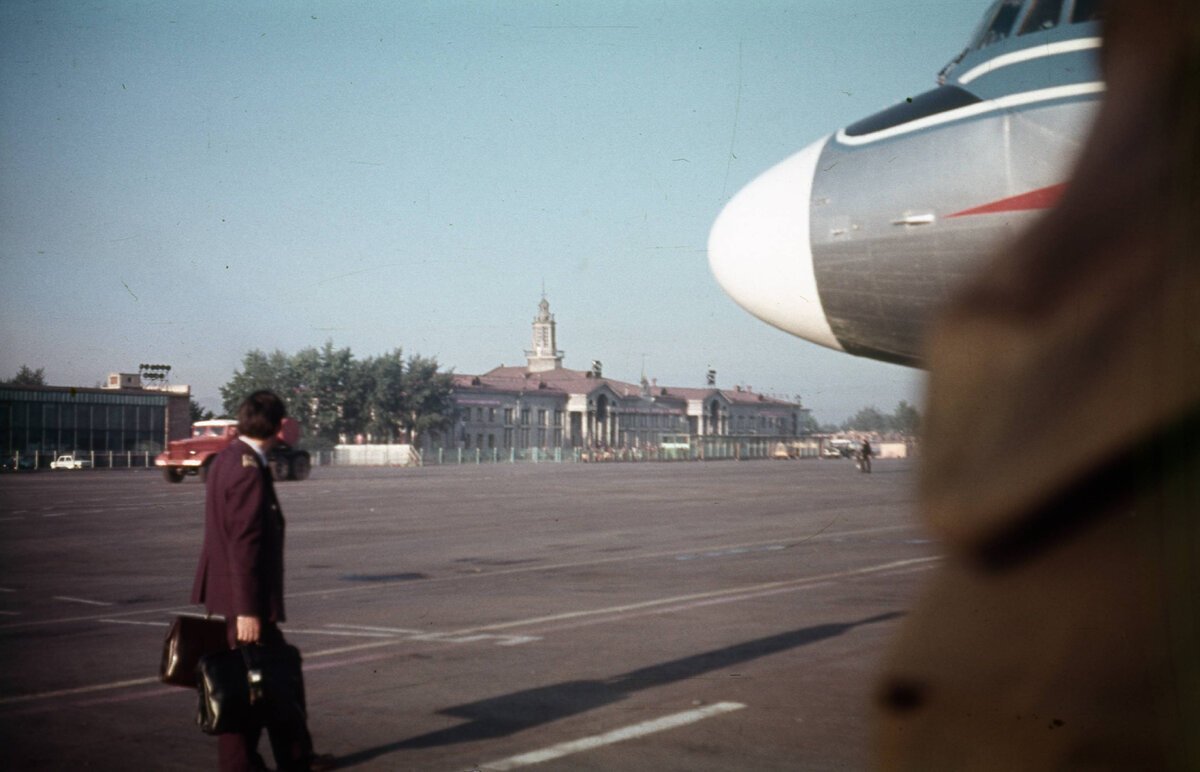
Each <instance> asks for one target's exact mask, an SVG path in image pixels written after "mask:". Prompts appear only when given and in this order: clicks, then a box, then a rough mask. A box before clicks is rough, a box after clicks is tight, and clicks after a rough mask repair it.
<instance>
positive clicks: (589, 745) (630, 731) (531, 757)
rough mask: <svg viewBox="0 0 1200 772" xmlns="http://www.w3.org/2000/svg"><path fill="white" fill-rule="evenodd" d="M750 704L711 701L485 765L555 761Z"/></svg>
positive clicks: (497, 767)
mask: <svg viewBox="0 0 1200 772" xmlns="http://www.w3.org/2000/svg"><path fill="white" fill-rule="evenodd" d="M744 707H746V706H745V705H743V704H742V703H740V702H718V703H716V704H715V705H708V706H706V707H703V708H696V709H695V710H687V711H684V712H683V713H675V714H673V715H670V716H663V717H662V718H656V719H652V720H650V721H643V722H642V723H640V724H634V725H632V726H627V727H623V728H621V729H614V730H613V731H611V732H605V733H604V734H598V735H593V736H591V737H584V738H582V739H579V740H572V741H570V742H565V743H559V744H558V745H551V746H550V747H548V748H542V749H541V750H538V751H532V752H530V753H522V754H520V755H519V756H510V757H508V758H507V759H501V760H499V761H493V762H491V763H489V764H484V765H483V766H482V767H481V769H483V770H488V771H489V772H504V770H509V769H519V768H520V767H528V766H531V765H533V764H541V763H542V762H545V761H553V760H554V759H561V758H562V757H564V756H570V755H573V754H576V753H583V752H584V751H590V750H595V749H596V748H601V747H604V746H605V745H612V744H613V743H619V742H624V741H626V740H634V739H636V738H639V737H645V736H646V735H650V734H654V733H656V732H664V731H666V730H668V729H675V728H677V727H681V726H687V725H688V724H694V723H696V722H697V721H703V720H704V719H706V718H712V717H713V716H719V715H721V714H723V713H732V712H733V711H735V710H741V709H742V708H744Z"/></svg>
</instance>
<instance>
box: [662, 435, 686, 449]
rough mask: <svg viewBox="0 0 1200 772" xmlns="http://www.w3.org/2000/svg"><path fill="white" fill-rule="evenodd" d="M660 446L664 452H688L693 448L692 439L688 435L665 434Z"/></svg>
mask: <svg viewBox="0 0 1200 772" xmlns="http://www.w3.org/2000/svg"><path fill="white" fill-rule="evenodd" d="M658 445H659V447H661V448H662V449H663V450H688V449H689V448H691V447H692V438H691V437H690V436H688V435H686V434H664V435H662V439H661V440H660V441H659V443H658Z"/></svg>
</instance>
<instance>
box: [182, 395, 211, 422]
mask: <svg viewBox="0 0 1200 772" xmlns="http://www.w3.org/2000/svg"><path fill="white" fill-rule="evenodd" d="M188 413H189V414H190V415H191V419H192V423H196V422H197V421H211V420H212V419H213V418H215V417H216V416H214V415H213V411H211V410H205V409H204V407H203V406H202V405H201V404H200V403H199V402H197V401H196V400H194V399H189V400H188Z"/></svg>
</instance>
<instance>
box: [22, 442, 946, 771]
mask: <svg viewBox="0 0 1200 772" xmlns="http://www.w3.org/2000/svg"><path fill="white" fill-rule="evenodd" d="M913 471H914V467H913V464H912V463H911V462H907V461H887V460H884V461H880V460H877V461H876V463H875V471H874V473H873V474H871V475H864V474H860V473H858V472H857V471H856V469H855V467H854V465H853V464H851V463H850V462H849V461H822V460H805V461H752V462H736V461H722V462H709V463H699V462H692V463H687V462H683V463H668V464H607V465H570V464H563V465H553V464H543V465H524V466H510V465H497V466H488V465H484V466H468V467H453V468H430V469H347V468H321V469H316V470H314V472H313V476H312V477H311V478H310V479H309V480H307V481H305V482H300V483H281V484H279V485H278V486H277V489H278V492H279V497H280V501H281V504H282V506H283V510H284V514H285V517H286V518H287V548H286V565H287V576H286V586H287V600H286V603H287V613H288V621H287V623H285V624H284V625H283V629H284V633H285V635H286V637H287V638H288V639H289V640H290V641H291V642H292V643H294V644H295V645H297V646H298V647H299V648H300V650H301V652H302V653H303V655H304V663H305V678H306V685H307V689H308V699H309V712H310V726H311V729H312V732H313V735H314V738H315V740H316V743H317V746H318V750H319V751H321V752H324V753H331V754H333V755H334V756H336V757H337V758H338V759H339V762H340V767H341V768H345V769H355V770H362V771H363V772H367V771H368V770H444V771H445V772H467V771H468V770H481V771H482V770H497V771H498V770H507V769H530V770H634V771H638V770H647V771H648V770H654V771H655V772H661V771H662V770H689V772H697V771H704V770H712V771H714V772H715V771H716V770H722V771H724V770H732V769H738V770H857V769H866V768H868V767H869V763H870V715H871V709H870V700H871V693H872V688H873V686H874V681H873V678H874V675H875V672H876V670H877V666H878V664H879V661H880V659H881V657H882V656H883V654H884V652H885V650H886V646H887V643H888V641H889V640H890V638H891V637H892V635H893V634H894V632H895V629H896V626H897V624H898V622H899V619H900V617H901V616H902V615H903V614H904V612H905V609H906V608H907V607H908V606H909V604H910V603H911V601H912V599H913V597H914V595H915V593H916V590H917V588H918V586H919V584H920V581H921V579H922V577H923V576H924V575H925V574H926V572H927V571H928V570H929V569H930V568H932V567H933V566H935V565H936V563H937V561H938V548H937V545H936V544H934V543H932V542H930V541H929V540H928V538H927V537H926V536H924V535H923V534H922V532H921V530H920V529H919V528H918V527H917V526H916V524H915V523H914V521H913V518H912V514H911V506H912V498H913V484H914V474H913ZM203 509H204V490H203V485H202V484H200V483H199V482H197V481H196V480H195V479H194V478H192V479H189V480H187V481H185V482H184V483H183V484H179V485H170V484H168V483H166V482H165V481H164V480H163V479H162V478H161V477H160V476H159V475H158V474H157V473H154V472H129V471H124V472H120V471H118V472H107V471H76V472H45V471H43V472H37V473H31V474H9V475H6V476H4V477H0V662H2V663H3V667H2V668H0V762H2V766H3V767H4V768H6V769H21V770H40V769H45V770H59V769H72V770H74V769H90V770H130V769H139V770H140V769H145V770H211V769H215V768H216V741H215V740H214V738H212V737H208V736H206V735H203V734H201V733H200V731H199V730H198V729H197V728H196V727H195V725H194V715H195V708H196V697H195V694H194V693H193V692H189V691H187V690H183V689H178V688H172V687H166V686H163V685H161V684H159V683H158V681H157V678H156V674H157V668H158V659H159V653H160V651H161V645H162V638H163V635H164V634H165V633H166V629H167V624H168V623H169V621H170V620H171V618H172V617H173V615H174V614H176V613H180V612H196V611H198V609H197V608H195V607H193V606H189V605H188V603H187V600H188V594H189V591H190V588H191V581H192V575H193V572H194V570H195V565H196V558H197V556H198V554H199V549H200V541H201V536H202V532H203V521H204V513H203ZM261 750H262V751H263V754H264V756H265V757H266V758H267V760H268V763H271V758H270V752H269V749H268V743H267V742H266V740H265V738H264V741H263V743H262V748H261Z"/></svg>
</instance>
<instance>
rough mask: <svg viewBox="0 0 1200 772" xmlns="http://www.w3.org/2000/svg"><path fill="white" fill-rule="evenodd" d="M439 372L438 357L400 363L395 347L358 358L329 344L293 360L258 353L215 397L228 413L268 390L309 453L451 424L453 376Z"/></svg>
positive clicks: (250, 354) (277, 353)
mask: <svg viewBox="0 0 1200 772" xmlns="http://www.w3.org/2000/svg"><path fill="white" fill-rule="evenodd" d="M437 367H438V366H437V360H436V359H427V358H424V357H420V356H414V357H412V358H411V359H409V360H408V362H407V363H406V362H405V361H404V358H403V354H402V352H401V350H400V349H395V350H394V351H392V352H390V353H388V354H384V355H383V356H380V357H374V358H370V359H366V360H363V361H358V360H356V359H355V358H354V355H353V353H352V352H351V351H350V349H348V348H342V349H338V348H335V347H334V345H333V342H332V341H327V342H326V343H325V345H324V346H322V347H321V348H314V347H311V346H310V347H308V348H305V349H301V350H300V351H299V352H297V353H296V354H294V355H291V356H289V355H287V354H285V353H283V352H281V351H278V350H276V351H275V352H274V353H272V354H270V355H267V354H264V353H263V352H262V351H259V350H257V349H256V350H254V351H250V352H248V353H247V354H246V356H245V357H244V358H243V360H242V367H241V369H240V370H236V371H234V374H233V377H232V378H231V379H230V380H229V382H228V383H226V384H225V385H224V386H222V387H221V397H222V399H223V401H224V406H225V410H226V411H227V412H229V413H230V414H233V413H234V412H236V411H237V408H238V406H239V405H241V402H242V400H243V399H245V397H246V395H247V394H250V393H251V392H253V391H256V390H258V389H270V390H271V391H274V392H275V393H276V394H278V395H279V396H280V397H282V398H283V400H284V401H285V402H286V403H287V407H288V413H289V414H290V415H291V416H293V417H294V418H295V419H296V420H297V421H298V422H299V424H300V431H301V438H302V442H304V443H305V444H306V445H307V446H308V447H310V448H313V449H325V448H331V447H333V446H334V445H335V444H337V443H338V442H339V441H341V439H342V438H347V439H349V438H352V437H353V436H354V435H356V434H359V433H366V432H370V433H372V434H373V435H375V436H377V437H380V438H386V439H388V440H390V439H391V438H392V437H394V436H395V435H396V434H397V433H398V432H399V431H406V432H408V433H409V434H410V435H412V436H414V437H415V438H419V437H420V436H422V435H424V434H425V433H426V432H429V431H437V430H438V429H440V428H442V427H444V426H445V425H447V424H448V422H449V420H448V417H447V416H448V415H449V412H450V405H451V401H450V384H451V381H452V378H451V376H450V375H449V374H448V373H439V372H438V370H437Z"/></svg>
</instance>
